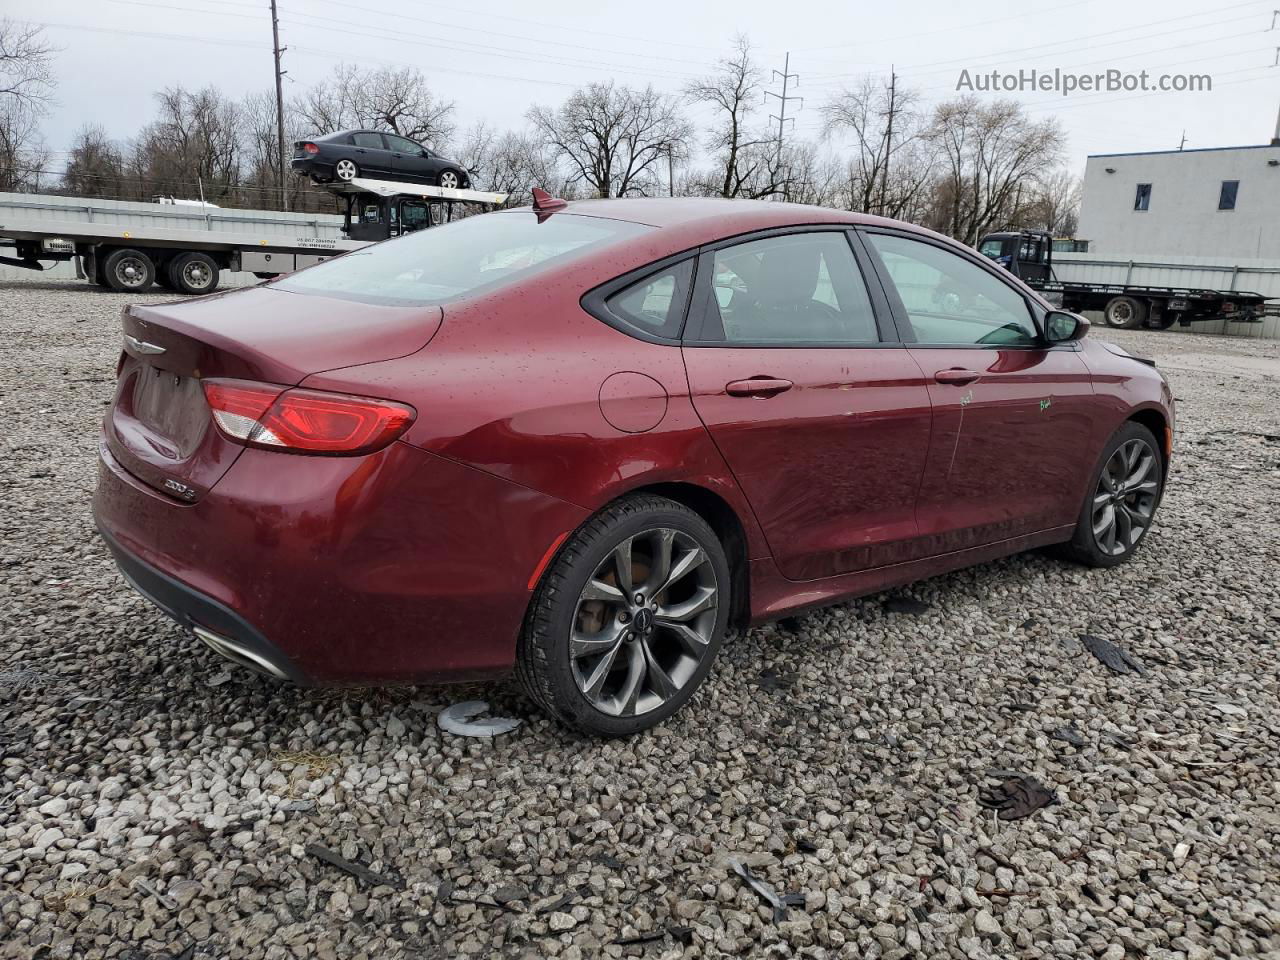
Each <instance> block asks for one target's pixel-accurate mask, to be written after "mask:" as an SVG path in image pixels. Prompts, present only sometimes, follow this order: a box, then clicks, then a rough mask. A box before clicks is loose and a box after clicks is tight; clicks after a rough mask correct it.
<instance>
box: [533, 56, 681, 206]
mask: <svg viewBox="0 0 1280 960" xmlns="http://www.w3.org/2000/svg"><path fill="white" fill-rule="evenodd" d="M529 120H530V121H531V122H532V123H533V125H534V128H535V130H536V132H537V133H538V134H539V135H540V136H541V137H542V138H544V139H545V140H546V142H547V144H548V145H549V146H550V147H551V149H552V151H553V153H554V155H555V156H556V157H557V158H560V159H563V160H564V161H565V163H566V164H567V165H568V166H569V168H570V169H571V171H572V173H571V176H570V182H578V181H581V182H583V183H585V184H586V185H587V186H588V187H589V188H590V189H591V190H592V192H594V194H595V195H596V196H598V197H625V196H628V195H631V194H641V195H644V194H646V193H649V192H651V191H656V189H657V186H658V184H659V182H660V175H659V174H658V172H657V171H658V166H657V165H658V163H659V161H666V159H667V158H668V156H670V157H672V158H674V159H682V158H683V157H684V155H685V150H686V147H687V144H688V141H689V137H690V135H691V130H692V128H691V126H690V124H689V122H688V121H687V120H686V119H685V118H684V117H683V116H681V114H680V111H679V106H678V104H677V102H676V100H675V98H673V97H671V96H667V95H665V94H660V93H657V92H656V91H655V90H654V89H653V87H646V88H645V89H643V90H634V89H632V88H630V87H625V86H617V85H616V84H614V83H613V82H612V81H610V82H609V83H592V84H588V85H587V86H586V87H583V88H581V89H579V90H576V91H574V93H573V94H572V95H571V96H570V97H569V99H568V100H566V101H565V102H564V103H563V104H562V105H561V106H560V107H559V108H558V109H552V108H550V107H534V108H533V109H532V110H530V111H529Z"/></svg>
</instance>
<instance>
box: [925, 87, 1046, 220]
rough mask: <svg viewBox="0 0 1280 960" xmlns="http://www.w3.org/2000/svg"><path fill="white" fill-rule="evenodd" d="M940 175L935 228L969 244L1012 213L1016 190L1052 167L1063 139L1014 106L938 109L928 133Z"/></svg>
mask: <svg viewBox="0 0 1280 960" xmlns="http://www.w3.org/2000/svg"><path fill="white" fill-rule="evenodd" d="M929 138H930V140H931V141H932V142H933V143H935V144H936V145H937V147H938V149H939V151H940V154H941V157H942V160H941V165H942V168H943V174H942V177H941V180H940V182H939V184H938V190H937V197H938V200H939V209H938V210H937V211H936V212H935V217H934V219H935V223H934V226H935V227H937V228H938V229H941V230H942V231H943V232H945V233H948V234H950V235H951V236H953V237H955V238H956V239H957V240H960V241H962V242H964V243H967V244H973V243H976V242H977V240H978V239H979V238H980V237H981V236H982V234H983V233H985V232H986V231H987V230H988V229H990V228H991V227H992V226H993V225H995V224H996V223H997V221H999V220H1002V219H1008V218H1009V216H1011V215H1012V214H1013V212H1014V210H1013V208H1014V206H1015V205H1016V201H1017V199H1018V195H1019V191H1020V190H1027V189H1029V188H1030V187H1031V186H1032V185H1033V184H1034V183H1035V181H1036V178H1038V177H1040V176H1042V175H1043V174H1045V173H1046V172H1047V171H1048V170H1050V169H1052V168H1053V167H1055V166H1056V165H1057V164H1058V163H1059V161H1060V160H1061V157H1062V152H1063V149H1064V146H1065V142H1066V138H1065V135H1064V134H1063V132H1062V128H1061V126H1060V125H1059V124H1058V122H1057V121H1056V120H1055V119H1053V118H1050V119H1047V120H1041V121H1038V122H1037V121H1033V120H1031V119H1030V118H1029V117H1028V116H1027V115H1026V114H1025V113H1024V112H1023V110H1022V107H1021V106H1020V105H1019V104H1018V103H1017V101H1014V100H1000V101H996V102H994V103H991V104H982V103H981V102H980V101H979V100H978V99H977V98H976V97H972V96H969V97H961V98H959V99H957V100H952V101H949V102H947V103H943V104H940V105H939V106H938V108H937V110H936V111H935V113H934V117H933V124H932V126H931V128H930V131H929Z"/></svg>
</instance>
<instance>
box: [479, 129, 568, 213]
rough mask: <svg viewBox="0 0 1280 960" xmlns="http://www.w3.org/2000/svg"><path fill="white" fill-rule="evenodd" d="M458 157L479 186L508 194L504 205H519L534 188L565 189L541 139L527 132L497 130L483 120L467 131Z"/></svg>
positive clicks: (525, 201) (562, 191) (562, 190)
mask: <svg viewBox="0 0 1280 960" xmlns="http://www.w3.org/2000/svg"><path fill="white" fill-rule="evenodd" d="M458 159H459V161H461V162H462V163H463V164H464V165H465V166H466V167H467V169H468V170H471V171H473V177H474V180H475V182H476V184H477V185H479V186H480V187H481V188H482V189H485V190H492V191H494V192H496V193H505V194H507V206H511V207H514V206H521V205H523V204H526V203H528V202H529V201H530V199H531V191H532V188H534V187H543V188H544V189H547V190H549V191H551V192H553V193H557V194H559V195H560V196H564V195H565V194H566V193H572V191H571V190H566V183H565V177H564V174H563V173H562V172H561V171H560V170H559V168H558V167H557V166H556V162H555V158H554V157H553V156H552V155H551V151H550V150H549V149H548V148H547V147H546V146H545V145H544V144H543V143H542V141H541V139H540V138H538V137H536V136H533V135H532V134H529V133H523V132H517V131H506V132H504V133H496V132H495V131H494V130H493V129H492V128H490V127H489V126H487V125H486V124H484V123H477V124H475V125H474V126H472V127H471V129H470V130H468V131H467V135H466V136H465V137H464V139H463V141H462V147H461V149H460V150H459V152H458Z"/></svg>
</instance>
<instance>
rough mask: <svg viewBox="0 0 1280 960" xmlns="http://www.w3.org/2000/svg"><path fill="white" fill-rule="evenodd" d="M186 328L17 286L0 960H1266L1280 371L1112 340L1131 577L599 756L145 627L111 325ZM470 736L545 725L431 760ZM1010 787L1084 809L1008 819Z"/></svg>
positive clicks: (849, 608)
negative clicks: (1134, 409) (108, 501)
mask: <svg viewBox="0 0 1280 960" xmlns="http://www.w3.org/2000/svg"><path fill="white" fill-rule="evenodd" d="M164 296H165V295H164V294H148V295H145V296H144V297H132V298H130V297H127V296H125V295H121V294H114V293H109V292H106V291H103V290H101V289H98V288H95V287H92V286H88V285H85V284H78V283H71V282H48V281H46V282H12V283H3V284H0V411H2V412H3V418H4V424H5V428H4V431H3V433H0V452H2V453H3V467H0V496H2V499H0V503H2V504H3V505H2V506H0V958H3V960H35V958H59V960H174V958H182V960H215V958H216V960H284V958H299V960H302V958H317V960H335V958H339V957H341V958H344V960H345V958H367V960H399V958H406V960H426V958H436V957H441V958H445V957H447V958H450V960H455V958H490V957H494V958H513V960H524V958H540V957H555V958H563V960H583V958H592V960H594V958H598V957H599V958H609V960H616V958H621V957H630V956H642V955H644V956H654V957H657V956H662V957H688V958H693V957H727V956H752V957H805V958H811V960H820V958H841V960H843V958H864V957H865V958H873V957H879V958H882V960H903V958H907V957H940V958H985V957H1013V956H1016V957H1020V958H1033V960H1038V958H1063V960H1066V958H1071V960H1077V958H1088V957H1103V958H1106V960H1121V958H1139V957H1146V958H1151V960H1205V958H1210V957H1265V956H1272V957H1274V956H1280V870H1277V863H1278V862H1280V853H1278V849H1280V787H1278V786H1277V784H1280V724H1278V723H1277V717H1280V655H1278V654H1280V651H1278V650H1277V638H1278V637H1280V579H1278V578H1277V577H1276V576H1275V575H1274V571H1275V570H1277V569H1280V511H1277V509H1276V505H1277V503H1280V455H1278V450H1277V445H1276V443H1275V442H1274V441H1272V440H1268V439H1267V436H1268V435H1270V436H1275V435H1277V434H1280V343H1277V342H1274V341H1259V340H1243V339H1226V338H1219V337H1210V336H1203V335H1195V334H1183V333H1178V332H1177V331H1172V330H1171V331H1163V332H1154V331H1112V330H1106V329H1098V328H1095V329H1094V331H1093V332H1092V333H1091V334H1090V336H1091V337H1093V336H1096V337H1101V338H1105V339H1111V340H1115V341H1116V342H1119V343H1121V344H1122V345H1124V346H1126V347H1127V348H1131V349H1133V350H1134V351H1135V352H1138V353H1142V354H1144V355H1147V356H1153V357H1155V358H1156V360H1157V361H1158V363H1159V364H1160V367H1161V369H1163V370H1165V371H1166V372H1167V373H1168V375H1169V377H1170V379H1171V381H1172V382H1173V384H1174V386H1175V389H1176V392H1177V395H1178V396H1179V397H1180V398H1181V402H1180V405H1179V411H1178V413H1179V422H1178V436H1177V441H1176V442H1177V449H1176V452H1175V461H1174V465H1173V472H1172V475H1171V477H1170V480H1169V484H1168V487H1167V491H1166V495H1165V502H1164V503H1163V505H1162V506H1161V508H1160V512H1159V514H1158V515H1157V520H1156V523H1155V527H1154V529H1153V531H1152V534H1151V536H1150V537H1148V538H1147V540H1146V542H1145V543H1144V544H1143V547H1142V549H1141V550H1140V551H1139V553H1138V555H1137V556H1136V557H1135V559H1134V560H1133V562H1131V563H1128V564H1125V565H1123V566H1120V567H1117V568H1115V569H1113V570H1105V571H1103V570H1089V569H1085V568H1082V567H1078V566H1072V565H1070V564H1068V563H1064V562H1061V561H1059V560H1057V559H1055V558H1054V557H1052V556H1050V555H1048V554H1045V553H1030V554H1025V555H1022V556H1018V557H1011V558H1008V559H1005V560H1000V561H997V562H994V563H990V564H986V565H984V566H980V567H976V568H973V569H969V570H963V571H959V572H957V573H953V574H950V575H947V576H944V577H939V578H937V579H934V580H930V581H926V582H923V583H920V584H915V585H913V586H912V587H911V590H910V592H911V594H912V597H913V598H914V599H917V600H918V601H919V602H921V603H926V604H927V605H928V606H927V609H925V610H923V611H921V612H919V613H917V614H915V615H910V616H903V615H898V614H892V615H886V610H885V603H886V601H887V600H889V599H892V597H901V596H902V593H901V592H900V591H899V592H897V593H895V594H893V595H892V597H890V596H889V595H884V594H882V595H878V596H872V597H867V598H865V599H862V600H858V601H854V602H850V603H845V604H841V605H838V606H835V607H831V608H828V609H823V610H817V611H814V612H812V613H809V614H807V615H805V616H804V617H802V618H796V619H795V620H794V621H793V622H792V623H793V625H794V629H793V630H790V631H788V630H787V626H786V625H783V626H781V628H776V627H774V626H764V627H760V628H757V629H751V630H746V631H742V632H740V633H739V634H737V635H736V636H734V637H731V638H729V639H728V640H727V642H726V643H725V645H724V647H723V649H722V650H721V652H720V655H719V657H718V659H717V662H716V664H715V666H714V668H713V670H712V673H711V676H710V677H709V678H708V681H707V683H706V685H705V686H704V687H703V688H702V689H701V690H700V691H699V693H698V694H697V695H696V696H695V697H694V699H693V701H692V702H691V703H690V704H689V705H688V707H687V708H686V709H685V710H683V711H682V712H681V713H680V714H678V715H676V716H675V717H673V718H671V719H670V720H668V721H666V722H664V723H663V724H662V725H660V726H659V727H657V728H656V729H654V730H651V731H649V732H648V733H645V734H643V735H641V736H638V737H635V738H632V739H628V740H613V741H590V740H586V739H584V738H582V737H580V736H577V735H575V734H573V733H570V732H568V731H566V730H565V729H563V728H562V727H559V726H557V725H556V724H555V723H553V722H551V721H549V720H547V719H546V718H545V717H543V716H542V715H541V714H539V713H537V712H536V711H535V710H534V708H533V706H532V705H531V704H530V703H528V702H527V701H526V700H525V699H524V698H523V696H522V694H521V693H520V692H519V690H518V688H517V687H516V686H515V685H514V684H501V683H499V684H492V685H488V686H484V687H479V686H472V687H463V688H461V689H459V688H432V687H420V688H414V689H378V690H355V691H352V690H343V691H328V690H301V689H296V688H292V687H288V686H282V685H280V684H277V683H274V682H272V681H269V680H266V679H264V678H260V677H258V676H255V675H253V674H251V673H247V672H245V671H243V670H240V669H239V668H236V667H232V666H229V665H228V664H226V663H225V662H223V661H221V660H220V659H218V658H217V656H216V655H215V654H214V653H212V652H211V651H210V650H208V649H207V648H205V647H204V646H203V645H202V644H200V643H199V642H197V641H196V640H194V639H192V638H191V637H189V636H187V635H185V634H184V633H183V632H182V631H181V630H179V629H178V628H177V627H175V626H174V625H173V624H172V623H170V621H168V620H167V619H166V618H165V617H164V616H163V615H162V614H161V613H159V612H158V611H157V610H156V609H154V608H153V607H152V606H151V605H150V604H149V603H147V602H146V601H145V600H143V599H141V598H140V597H138V596H137V595H136V594H134V592H133V591H132V590H131V589H130V588H129V587H128V586H127V585H126V584H125V583H124V581H123V580H122V579H121V578H120V576H119V575H118V574H117V572H116V571H115V569H114V567H113V565H112V562H111V560H110V557H109V556H108V553H107V550H106V548H105V547H104V546H103V544H102V543H101V542H100V540H99V539H98V538H97V536H96V535H95V533H94V529H93V522H92V518H91V516H90V514H89V507H88V502H89V497H90V495H91V492H92V489H93V486H94V480H95V473H96V458H97V445H98V424H99V421H100V419H101V417H102V414H103V411H104V408H105V404H106V402H107V400H108V399H109V397H110V395H111V391H112V382H113V379H114V370H115V363H116V359H117V356H118V354H119V345H120V329H119V321H118V313H119V310H120V308H121V306H123V305H124V304H125V303H126V302H129V301H130V300H131V299H148V300H159V299H163V298H164ZM1188 611H1194V612H1188ZM1081 635H1090V636H1097V637H1105V638H1107V639H1108V640H1109V641H1110V642H1111V643H1114V644H1117V645H1120V646H1122V647H1123V648H1124V649H1125V650H1127V651H1129V652H1130V653H1131V654H1132V655H1133V656H1134V657H1135V658H1137V659H1138V660H1139V661H1140V662H1142V663H1143V664H1144V665H1145V667H1146V670H1147V673H1146V674H1145V675H1143V674H1138V673H1130V674H1126V675H1124V676H1120V675H1117V674H1113V673H1111V672H1110V671H1108V670H1105V669H1100V668H1092V667H1091V661H1090V660H1089V658H1088V655H1087V654H1086V653H1085V652H1084V650H1083V648H1082V647H1081V642H1080V641H1079V640H1078V639H1077V638H1078V637H1079V636H1081ZM464 640H465V638H459V642H464ZM765 670H769V671H772V673H773V676H774V677H775V678H777V680H778V681H781V680H782V679H783V678H786V682H785V684H784V683H781V682H779V683H778V684H777V687H776V689H772V690H762V689H761V687H762V686H764V678H763V674H762V671H765ZM468 699H473V700H474V699H483V700H486V701H488V702H489V703H490V704H491V705H492V707H493V714H492V715H494V716H506V717H512V718H517V717H518V718H524V722H523V723H522V724H521V725H520V727H519V728H518V729H516V730H514V731H512V732H511V733H510V734H508V735H505V736H502V737H496V738H491V739H487V740H476V739H472V738H468V737H455V736H453V735H450V734H447V733H445V732H443V731H442V730H441V729H440V728H439V726H438V725H437V714H438V713H439V712H440V711H441V710H442V709H444V708H445V707H446V706H448V705H449V704H451V703H456V702H458V701H462V700H468ZM1010 703H1016V704H1029V705H1033V706H1034V708H1035V709H1034V711H1031V712H1027V711H1023V710H1013V709H1008V708H1007V707H1006V705H1008V704H1010ZM1068 728H1069V729H1072V730H1075V731H1077V732H1078V733H1079V735H1080V737H1081V738H1082V739H1083V741H1084V742H1083V743H1082V744H1073V743H1072V742H1071V741H1066V742H1064V741H1063V740H1060V739H1055V738H1054V736H1053V735H1052V731H1055V730H1058V729H1068ZM992 767H996V768H1001V769H1003V770H1005V771H1012V774H1011V775H1012V776H1019V775H1021V774H1020V773H1019V771H1022V772H1030V771H1034V772H1035V775H1036V777H1037V778H1038V779H1039V780H1040V781H1041V782H1042V783H1045V784H1051V785H1052V786H1053V788H1054V790H1055V792H1056V793H1057V794H1058V795H1059V797H1060V798H1061V800H1062V802H1061V803H1060V804H1057V805H1053V806H1048V807H1044V808H1042V809H1040V810H1038V811H1037V812H1036V813H1035V815H1034V816H1032V817H1029V818H1027V819H1025V820H1018V821H1012V822H1006V821H1002V820H999V819H998V817H997V816H996V815H995V814H993V813H992V812H991V811H988V810H984V809H983V808H982V807H981V806H979V804H978V802H977V796H976V793H975V791H974V787H973V785H974V783H975V782H976V781H979V780H981V779H982V778H983V777H984V776H985V775H986V773H987V770H988V768H992ZM802 842H803V843H804V846H803V847H802V846H801V843H802ZM311 845H318V846H320V847H323V848H324V849H326V850H328V851H331V852H332V853H334V854H336V855H337V856H339V857H341V858H342V859H343V860H344V861H347V862H349V863H351V864H356V865H361V866H364V867H366V868H367V869H368V870H370V871H372V872H373V873H374V874H377V875H378V876H379V877H381V878H383V879H395V880H396V881H397V882H396V883H394V884H393V883H378V882H377V881H371V882H365V881H363V880H361V879H359V878H357V877H356V876H352V875H350V874H349V873H348V872H346V871H345V870H343V869H339V868H337V867H335V866H334V865H333V864H332V863H331V862H326V861H325V860H322V859H319V858H317V857H315V856H312V855H310V854H308V852H307V850H308V847H309V846H311ZM731 857H732V858H736V859H737V860H738V861H740V862H741V863H742V864H743V865H744V866H745V867H747V868H749V869H750V871H751V872H752V874H753V875H755V876H757V877H760V878H764V879H766V880H767V881H769V882H770V883H771V885H772V886H773V888H774V889H775V891H776V890H788V891H802V892H803V896H804V907H803V909H801V908H799V907H795V908H792V909H789V910H788V913H787V919H786V920H785V921H783V922H781V923H778V924H775V923H774V922H773V909H772V907H771V906H770V905H769V904H767V903H765V902H763V901H761V899H760V897H759V896H758V895H757V893H756V892H755V891H754V890H753V889H752V888H750V887H749V886H747V885H746V884H744V883H742V882H741V881H740V880H739V878H738V877H737V876H735V874H734V873H733V872H732V870H731V868H730V867H729V866H728V861H729V858H731ZM139 880H141V881H142V882H141V883H137V881H139ZM401 883H402V884H403V885H402V886H399V885H398V884H401ZM517 887H518V888H520V889H519V890H516V888H517ZM455 891H456V892H457V894H458V899H455V898H454V892H455ZM515 893H523V896H520V897H515V896H514V894H515ZM467 901H474V902H467ZM480 901H484V902H485V903H492V904H502V905H503V906H504V907H507V908H509V909H502V908H498V907H493V906H484V905H481V904H480ZM663 930H666V931H668V932H669V934H670V935H669V936H667V937H664V938H662V940H661V941H660V942H659V941H652V942H651V944H650V945H647V946H646V945H645V944H644V943H640V942H636V943H617V942H615V941H618V940H629V939H631V938H637V937H647V936H649V935H651V934H656V933H657V932H658V931H663ZM677 930H680V931H681V932H680V933H679V934H677V932H676V931H677Z"/></svg>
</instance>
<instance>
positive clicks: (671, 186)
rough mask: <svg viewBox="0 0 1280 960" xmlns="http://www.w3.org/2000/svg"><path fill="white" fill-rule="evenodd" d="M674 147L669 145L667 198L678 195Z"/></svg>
mask: <svg viewBox="0 0 1280 960" xmlns="http://www.w3.org/2000/svg"><path fill="white" fill-rule="evenodd" d="M672 149H673V147H672V145H671V144H669V143H668V144H667V196H669V197H674V196H675V195H676V168H675V161H674V160H673V159H672V157H671V153H672Z"/></svg>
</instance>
